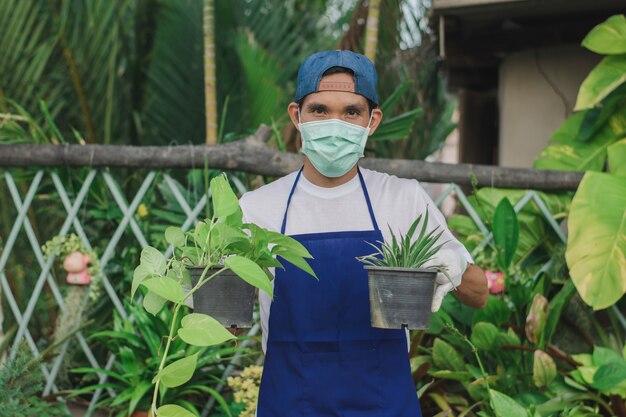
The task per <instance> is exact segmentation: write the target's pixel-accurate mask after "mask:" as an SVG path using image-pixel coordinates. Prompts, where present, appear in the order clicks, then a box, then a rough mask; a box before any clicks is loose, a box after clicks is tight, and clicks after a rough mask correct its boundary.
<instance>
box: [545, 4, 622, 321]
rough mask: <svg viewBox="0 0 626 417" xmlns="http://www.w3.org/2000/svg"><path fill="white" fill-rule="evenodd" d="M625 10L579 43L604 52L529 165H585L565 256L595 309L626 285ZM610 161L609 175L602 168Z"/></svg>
mask: <svg viewBox="0 0 626 417" xmlns="http://www.w3.org/2000/svg"><path fill="white" fill-rule="evenodd" d="M624 33H626V17H624V15H615V16H612V17H610V18H609V19H607V20H606V21H605V22H603V23H601V24H599V25H597V26H596V27H595V28H594V29H592V30H591V32H589V34H588V35H587V36H586V37H585V39H584V40H583V42H582V45H583V46H584V47H585V48H587V49H589V50H591V51H593V52H595V53H598V54H603V55H606V56H605V57H604V58H603V59H602V60H601V61H600V62H599V63H598V65H596V66H595V67H594V68H593V69H592V70H591V72H590V73H589V75H588V76H587V78H586V79H585V80H584V81H583V83H582V85H581V87H580V90H579V92H578V97H577V100H576V107H575V109H574V110H576V113H574V114H573V115H572V116H570V117H569V118H568V119H567V120H566V121H565V122H564V123H563V125H562V126H561V127H560V128H559V129H558V130H557V131H556V132H555V133H554V135H553V136H552V138H551V140H550V143H549V145H548V147H546V148H545V149H544V150H543V151H542V153H541V154H540V155H539V157H538V158H537V160H536V161H535V164H534V167H535V168H541V169H561V170H575V171H586V174H585V176H584V177H583V180H582V181H581V184H580V186H579V187H578V190H577V192H576V195H575V196H574V199H573V201H572V209H571V213H570V222H569V235H570V236H569V241H568V246H567V253H566V259H567V264H568V267H569V268H570V272H571V275H572V280H573V281H574V284H575V285H576V288H577V290H578V292H579V294H580V296H581V297H582V299H583V300H584V301H585V302H586V303H587V304H588V305H590V306H591V307H592V308H593V309H595V310H599V309H604V308H607V307H610V306H612V305H614V304H615V303H616V302H617V301H618V300H619V299H620V298H621V297H622V296H623V295H624V293H625V292H626V262H625V259H626V243H624V235H625V233H626V229H625V228H626V222H625V221H624V220H625V219H626V217H624V216H625V215H624V207H626V188H625V187H624V178H623V177H624V172H623V162H624V151H623V148H624V144H623V141H624V138H625V137H626V76H625V75H624V74H626V37H625V36H624ZM607 159H608V163H609V164H608V165H609V167H610V171H611V174H606V173H602V172H598V171H603V170H604V169H605V166H606V165H607Z"/></svg>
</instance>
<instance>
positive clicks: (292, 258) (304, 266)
mask: <svg viewBox="0 0 626 417" xmlns="http://www.w3.org/2000/svg"><path fill="white" fill-rule="evenodd" d="M279 256H280V257H281V258H284V259H285V260H286V261H287V262H289V263H291V264H292V265H294V266H296V267H298V268H300V269H301V270H303V271H304V272H306V273H307V274H309V275H311V276H313V277H315V278H316V279H319V278H317V275H316V274H315V271H313V268H311V265H309V263H308V262H307V261H306V259H304V258H302V257H300V256H298V255H292V254H287V253H283V254H280V255H279Z"/></svg>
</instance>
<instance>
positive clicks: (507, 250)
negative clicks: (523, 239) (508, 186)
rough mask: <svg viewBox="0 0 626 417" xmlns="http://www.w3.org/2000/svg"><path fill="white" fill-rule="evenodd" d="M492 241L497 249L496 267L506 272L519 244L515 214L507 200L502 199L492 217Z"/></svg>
mask: <svg viewBox="0 0 626 417" xmlns="http://www.w3.org/2000/svg"><path fill="white" fill-rule="evenodd" d="M493 240H494V242H495V244H496V248H497V249H498V265H499V266H500V268H502V271H507V270H508V268H509V266H511V262H512V261H513V256H515V251H516V250H517V244H518V242H519V223H518V221H517V214H516V213H515V209H514V208H513V206H512V205H511V202H510V201H509V199H508V198H506V197H505V198H503V199H502V200H501V201H500V203H499V204H498V207H496V211H495V213H494V215H493Z"/></svg>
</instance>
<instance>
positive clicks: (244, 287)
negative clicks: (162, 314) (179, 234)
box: [188, 266, 255, 329]
mask: <svg viewBox="0 0 626 417" xmlns="http://www.w3.org/2000/svg"><path fill="white" fill-rule="evenodd" d="M188 269H189V272H190V273H191V281H192V283H193V285H194V286H195V285H196V284H197V283H198V279H200V276H201V275H202V271H203V270H204V268H203V267H199V266H198V267H189V268H188ZM218 270H219V269H216V268H214V269H211V270H209V271H208V272H207V276H209V275H211V274H213V273H215V272H217V271H218ZM254 298H255V288H254V287H253V286H252V285H250V284H248V283H247V282H246V281H244V280H242V279H241V278H239V276H238V275H237V274H235V273H234V272H232V271H231V270H226V271H224V272H222V273H220V274H219V275H217V276H215V277H213V278H211V279H210V280H209V282H207V283H206V284H204V285H203V286H202V287H201V288H200V289H198V291H196V292H195V293H194V294H193V307H194V312H195V313H202V314H208V315H210V316H211V317H213V318H215V319H216V320H217V321H219V322H220V323H221V324H222V325H223V326H224V327H227V328H231V329H245V328H250V327H252V312H253V310H254Z"/></svg>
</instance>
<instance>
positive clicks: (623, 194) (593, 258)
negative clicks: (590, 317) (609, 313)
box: [565, 172, 626, 310]
mask: <svg viewBox="0 0 626 417" xmlns="http://www.w3.org/2000/svg"><path fill="white" fill-rule="evenodd" d="M565 258H566V261H567V265H568V267H569V269H570V274H571V276H572V280H573V281H574V284H575V285H576V288H577V289H578V292H579V293H580V296H581V297H582V299H583V300H584V301H585V302H586V303H587V304H589V305H590V306H592V307H593V308H594V309H595V310H598V309H602V308H606V307H609V306H611V305H613V304H614V303H616V302H617V300H619V299H620V298H621V297H622V295H623V294H624V292H626V181H624V178H623V177H619V176H616V175H610V174H604V173H596V172H588V173H586V174H585V176H584V177H583V180H582V182H581V183H580V186H579V187H578V191H577V192H576V195H575V196H574V200H573V201H572V208H571V211H570V217H569V240H568V245H567V251H566V253H565Z"/></svg>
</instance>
